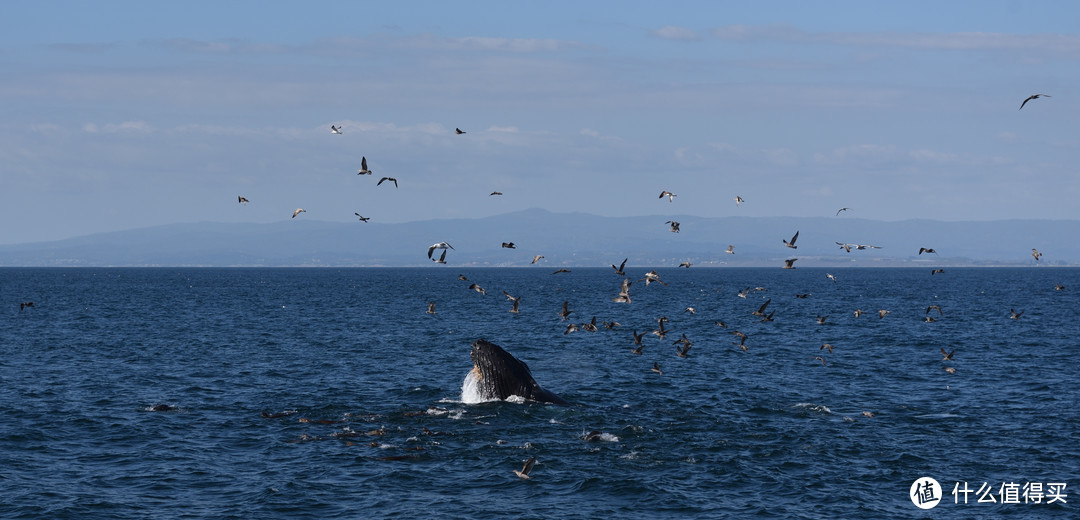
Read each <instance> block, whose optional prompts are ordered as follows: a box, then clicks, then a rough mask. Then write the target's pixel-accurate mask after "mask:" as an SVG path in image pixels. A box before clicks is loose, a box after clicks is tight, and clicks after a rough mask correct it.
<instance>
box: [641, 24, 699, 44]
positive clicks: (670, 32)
mask: <svg viewBox="0 0 1080 520" xmlns="http://www.w3.org/2000/svg"><path fill="white" fill-rule="evenodd" d="M649 33H650V34H652V35H653V36H656V37H657V38H663V39H665V40H679V41H697V40H700V39H701V37H700V36H698V34H697V33H696V32H694V30H693V29H689V28H686V27H678V26H675V25H665V26H663V27H661V28H659V29H653V30H652V31H649Z"/></svg>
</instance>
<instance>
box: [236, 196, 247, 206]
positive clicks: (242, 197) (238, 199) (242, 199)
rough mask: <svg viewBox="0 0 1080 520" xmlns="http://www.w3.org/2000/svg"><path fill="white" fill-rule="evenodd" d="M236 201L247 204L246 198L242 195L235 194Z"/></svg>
mask: <svg viewBox="0 0 1080 520" xmlns="http://www.w3.org/2000/svg"><path fill="white" fill-rule="evenodd" d="M236 202H237V203H240V204H243V205H245V206H247V203H248V200H247V199H246V198H244V196H243V195H237V196H236Z"/></svg>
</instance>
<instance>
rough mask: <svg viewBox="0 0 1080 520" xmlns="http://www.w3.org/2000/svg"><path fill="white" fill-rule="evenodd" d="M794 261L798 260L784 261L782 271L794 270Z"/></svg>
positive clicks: (789, 259)
mask: <svg viewBox="0 0 1080 520" xmlns="http://www.w3.org/2000/svg"><path fill="white" fill-rule="evenodd" d="M796 260H798V258H788V259H787V260H784V269H795V261H796Z"/></svg>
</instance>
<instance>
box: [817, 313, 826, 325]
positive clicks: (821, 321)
mask: <svg viewBox="0 0 1080 520" xmlns="http://www.w3.org/2000/svg"><path fill="white" fill-rule="evenodd" d="M828 317H829V315H828V314H826V315H824V316H818V317H817V322H818V325H824V324H825V318H828Z"/></svg>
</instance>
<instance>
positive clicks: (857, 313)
mask: <svg viewBox="0 0 1080 520" xmlns="http://www.w3.org/2000/svg"><path fill="white" fill-rule="evenodd" d="M863 314H866V311H864V310H862V309H855V317H856V318H858V317H859V316H862V315H863Z"/></svg>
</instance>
